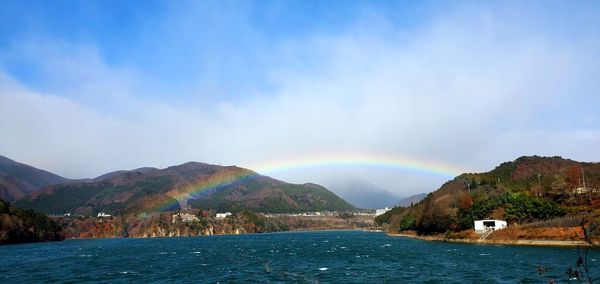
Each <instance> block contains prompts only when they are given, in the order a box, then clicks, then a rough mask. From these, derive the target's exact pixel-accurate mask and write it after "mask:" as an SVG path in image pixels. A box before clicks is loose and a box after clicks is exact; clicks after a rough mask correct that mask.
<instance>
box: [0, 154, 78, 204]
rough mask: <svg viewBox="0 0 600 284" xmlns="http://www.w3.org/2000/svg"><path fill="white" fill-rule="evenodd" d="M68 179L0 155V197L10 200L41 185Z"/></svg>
mask: <svg viewBox="0 0 600 284" xmlns="http://www.w3.org/2000/svg"><path fill="white" fill-rule="evenodd" d="M68 182H70V180H69V179H67V178H64V177H61V176H58V175H55V174H53V173H50V172H47V171H44V170H40V169H37V168H34V167H32V166H28V165H25V164H21V163H19V162H15V161H13V160H11V159H9V158H6V157H4V156H0V198H2V199H4V200H6V201H9V202H12V201H15V200H18V199H20V198H23V197H24V196H25V195H27V194H30V193H33V192H36V191H38V190H39V189H40V188H42V187H46V186H49V185H54V184H61V183H68Z"/></svg>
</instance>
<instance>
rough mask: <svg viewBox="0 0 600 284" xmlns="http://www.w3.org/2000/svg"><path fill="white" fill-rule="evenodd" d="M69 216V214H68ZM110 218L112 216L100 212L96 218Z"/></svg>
mask: <svg viewBox="0 0 600 284" xmlns="http://www.w3.org/2000/svg"><path fill="white" fill-rule="evenodd" d="M69 215H71V214H69ZM111 216H112V215H110V214H106V213H104V212H100V213H98V218H108V217H111Z"/></svg>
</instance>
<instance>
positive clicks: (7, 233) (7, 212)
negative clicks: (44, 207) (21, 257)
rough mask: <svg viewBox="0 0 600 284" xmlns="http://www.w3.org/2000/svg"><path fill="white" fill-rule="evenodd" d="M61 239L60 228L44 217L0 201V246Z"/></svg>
mask: <svg viewBox="0 0 600 284" xmlns="http://www.w3.org/2000/svg"><path fill="white" fill-rule="evenodd" d="M62 239H63V235H62V230H61V227H60V226H59V225H58V224H57V223H56V222H54V221H53V220H52V219H50V218H48V217H47V216H46V215H44V214H42V213H39V212H35V211H33V210H30V209H22V208H16V207H13V206H11V205H10V204H9V203H8V202H5V201H4V200H2V199H0V244H16V243H29V242H43V241H59V240H62Z"/></svg>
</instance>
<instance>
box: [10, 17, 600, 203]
mask: <svg viewBox="0 0 600 284" xmlns="http://www.w3.org/2000/svg"><path fill="white" fill-rule="evenodd" d="M470 13H472V11H471V12H468V13H467V14H463V13H459V14H457V15H450V16H447V17H444V18H441V19H438V20H436V21H433V23H432V24H430V25H426V26H425V27H423V28H422V29H421V30H419V32H418V33H408V32H406V31H404V30H401V29H394V28H393V27H390V24H389V23H386V22H385V21H383V22H380V21H375V22H374V23H372V24H369V23H368V22H364V21H363V22H361V24H360V25H357V26H355V27H353V28H352V29H350V30H348V31H346V32H344V33H342V34H337V35H328V34H317V35H313V36H311V37H309V38H302V39H290V40H289V41H287V42H284V43H282V44H281V45H280V46H278V47H277V48H275V49H277V50H278V52H276V53H274V54H272V57H273V58H272V61H273V62H274V63H273V64H272V65H271V68H270V69H269V70H267V71H266V72H268V73H269V75H270V78H271V80H272V81H271V82H269V84H270V85H273V86H275V88H274V90H270V91H265V92H262V93H261V92H257V93H254V94H245V95H244V96H242V98H241V99H235V100H234V99H231V100H229V99H228V98H227V97H224V98H223V97H221V99H220V101H217V102H206V101H205V102H202V103H198V102H197V101H191V102H187V101H183V102H182V101H180V100H178V99H175V98H174V99H173V101H171V100H170V99H169V96H167V95H166V94H162V95H161V96H152V100H147V99H146V98H147V96H145V93H146V92H148V93H152V92H153V90H151V89H149V88H147V87H145V86H147V85H156V84H157V83H156V82H146V81H145V80H147V79H145V78H144V76H143V70H135V68H131V67H123V66H112V65H110V64H108V63H106V62H104V61H103V60H102V56H101V55H100V52H98V50H96V49H95V48H94V47H93V46H90V45H79V44H75V45H70V44H65V43H59V44H53V43H50V45H47V44H43V45H40V44H36V45H35V46H30V45H31V44H29V43H27V42H26V43H25V46H29V47H28V48H26V49H24V51H22V53H19V54H18V56H30V55H31V54H33V55H35V56H34V57H33V60H34V61H36V62H39V64H41V66H42V67H43V68H44V69H46V71H45V72H46V73H47V74H54V75H52V76H50V77H48V78H47V79H48V80H51V81H52V82H56V84H55V85H54V86H53V88H52V92H51V93H50V94H49V93H46V92H41V91H38V90H35V89H33V88H30V87H27V86H22V85H19V84H18V83H15V80H14V79H13V78H11V77H10V76H9V75H5V76H4V77H3V78H2V79H0V86H2V88H0V130H1V132H2V136H3V137H6V138H3V139H1V140H0V153H1V154H4V155H7V156H9V157H11V158H14V159H17V160H20V161H23V162H26V163H31V164H33V165H35V166H38V167H41V168H45V169H48V170H51V171H55V172H57V173H58V174H63V175H66V176H68V177H90V176H95V175H99V174H102V173H104V172H107V171H111V170H117V169H124V168H125V169H127V168H135V167H140V166H158V167H160V166H163V167H164V166H169V165H172V164H176V163H182V162H186V161H189V160H197V161H203V162H209V163H217V164H219V163H220V164H238V165H253V164H261V163H265V162H268V161H270V160H285V157H291V156H293V157H296V156H301V155H307V156H312V155H320V154H322V153H329V152H353V151H355V152H362V153H364V152H374V153H386V154H389V155H402V156H416V157H421V158H424V159H429V160H434V161H435V160H439V161H444V162H446V163H450V164H456V165H460V166H463V167H465V168H471V169H473V170H477V171H484V170H489V169H490V168H491V167H493V166H495V165H496V164H498V163H500V162H502V161H506V160H512V159H514V158H516V157H518V156H519V155H528V154H544V155H564V156H566V157H571V158H577V159H581V160H586V161H598V160H600V154H599V153H597V151H595V147H597V145H600V134H599V133H600V129H598V125H600V124H599V123H598V116H597V114H596V111H597V107H599V106H600V101H599V98H598V97H597V96H595V95H594V93H593V92H594V90H597V89H598V87H599V86H598V84H599V83H598V82H595V81H591V80H590V78H593V74H594V72H595V71H598V67H597V66H596V65H597V64H596V62H600V60H599V59H600V58H598V57H599V55H597V53H596V52H594V50H598V47H600V44H599V43H598V40H595V39H594V38H595V35H593V34H589V35H584V36H581V37H580V38H577V39H574V40H571V41H569V42H566V41H564V38H561V37H556V36H554V35H552V36H549V35H545V34H543V33H540V32H539V31H538V30H528V29H527V28H526V27H520V26H519V23H512V22H509V21H508V19H507V18H502V17H500V16H499V15H496V14H493V13H482V14H481V15H480V14H477V15H480V16H477V17H471V16H473V14H470ZM378 27H382V28H381V31H379V30H380V29H378ZM39 46H50V47H51V48H47V47H45V48H40V47H39ZM596 74H597V73H596ZM230 83H231V84H235V82H230ZM159 84H162V85H163V87H162V88H160V89H161V90H163V91H162V92H164V90H165V89H168V85H169V82H160V83H159ZM198 95H199V96H204V95H205V94H198ZM160 97H162V99H161V98H160ZM174 97H177V96H174ZM238 98H239V97H238ZM345 173H347V174H352V175H359V174H362V175H364V177H365V178H367V179H369V180H370V181H371V182H372V183H374V184H376V185H378V186H380V187H384V188H388V189H390V190H394V191H396V192H398V193H400V194H402V195H407V194H410V193H415V192H419V191H423V190H424V189H425V188H428V189H430V190H433V189H435V188H436V187H437V186H439V183H440V182H441V181H440V178H439V177H428V176H424V175H422V174H416V173H410V172H408V173H407V172H390V171H386V170H384V171H382V170H376V169H361V168H353V169H344V170H341V171H340V170H339V169H331V170H327V169H316V170H307V171H297V172H286V173H279V174H278V175H279V177H282V178H285V179H289V180H293V181H318V182H326V181H327V178H328V175H332V174H345Z"/></svg>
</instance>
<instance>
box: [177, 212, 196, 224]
mask: <svg viewBox="0 0 600 284" xmlns="http://www.w3.org/2000/svg"><path fill="white" fill-rule="evenodd" d="M198 220H200V219H198V217H196V215H194V214H190V213H184V212H180V213H177V214H174V215H173V223H175V222H177V221H182V222H194V221H198Z"/></svg>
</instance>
